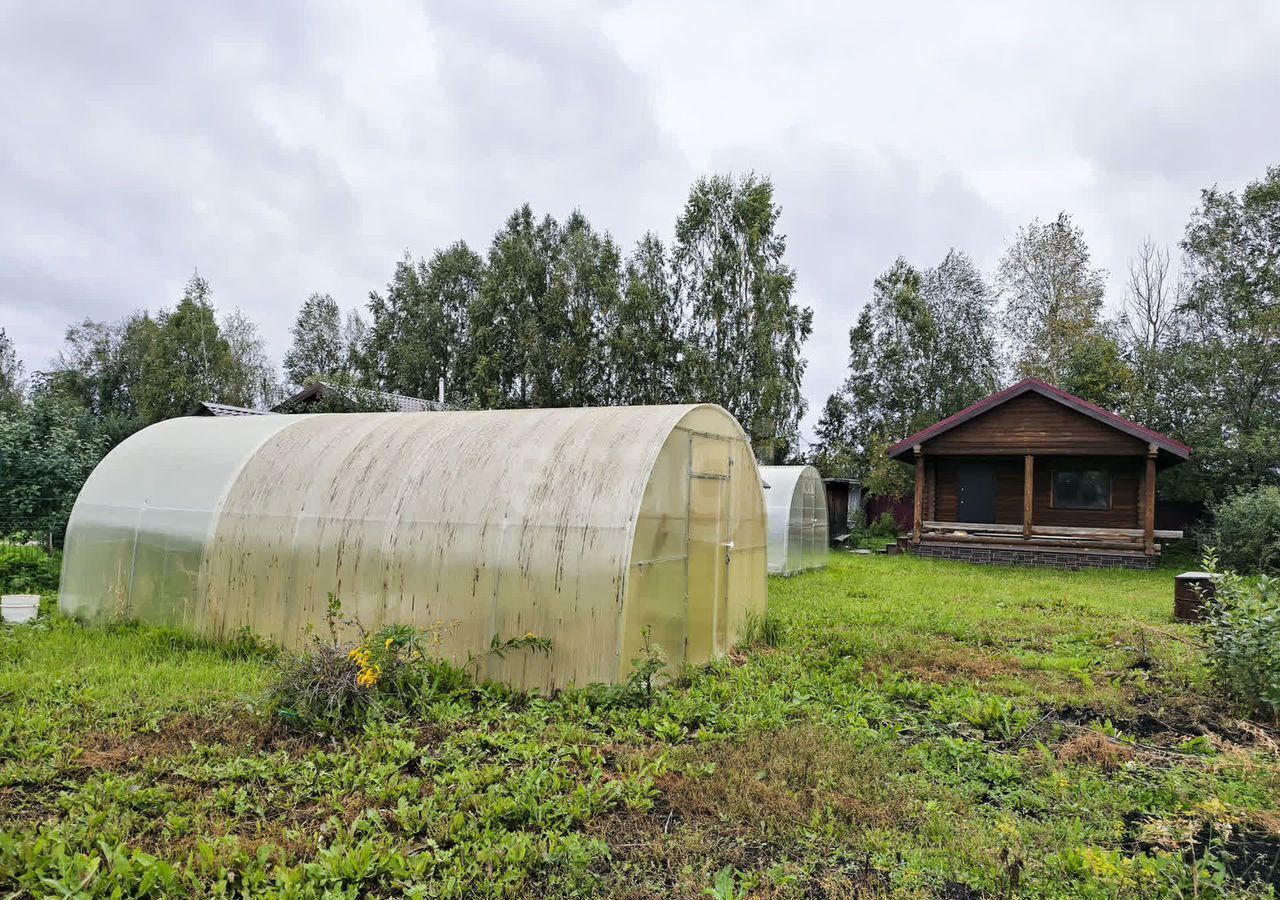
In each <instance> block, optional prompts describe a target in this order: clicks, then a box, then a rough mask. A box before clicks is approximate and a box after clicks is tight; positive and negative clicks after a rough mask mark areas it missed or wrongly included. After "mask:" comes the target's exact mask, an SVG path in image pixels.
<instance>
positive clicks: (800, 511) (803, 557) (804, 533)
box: [760, 466, 828, 575]
mask: <svg viewBox="0 0 1280 900" xmlns="http://www.w3.org/2000/svg"><path fill="white" fill-rule="evenodd" d="M760 477H761V478H762V479H763V481H764V497H765V506H766V507H767V508H768V513H769V571H770V572H776V573H778V574H780V575H790V574H791V573H792V572H802V571H804V570H805V569H819V568H822V567H823V566H825V565H826V564H827V527H828V526H827V494H826V490H825V489H824V488H823V484H822V476H821V475H819V474H818V470H817V469H815V468H814V467H813V466H761V467H760Z"/></svg>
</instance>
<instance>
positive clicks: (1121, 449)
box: [889, 378, 1191, 568]
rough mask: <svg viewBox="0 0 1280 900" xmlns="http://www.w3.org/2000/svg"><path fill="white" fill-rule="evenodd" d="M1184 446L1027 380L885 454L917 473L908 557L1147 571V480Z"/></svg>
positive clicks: (1185, 450) (1152, 543)
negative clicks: (913, 554)
mask: <svg viewBox="0 0 1280 900" xmlns="http://www.w3.org/2000/svg"><path fill="white" fill-rule="evenodd" d="M1190 454H1191V449H1190V448H1189V447H1187V446H1186V445H1185V444H1182V443H1180V442H1178V441H1175V440H1173V439H1172V438H1169V437H1166V436H1164V435H1162V434H1159V433H1157V432H1155V431H1152V430H1151V429H1149V428H1145V427H1143V426H1141V425H1138V424H1137V423H1135V422H1131V421H1129V420H1128V419H1126V418H1124V417H1122V416H1119V415H1116V414H1115V413H1113V412H1109V411H1107V410H1105V409H1102V408H1101V407H1098V406H1095V405H1094V404H1092V403H1089V402H1088V401H1086V400H1081V399H1080V398H1079V397H1075V396H1073V395H1071V394H1068V393H1067V392H1066V391H1063V390H1060V389H1058V388H1055V387H1053V386H1052V385H1049V384H1046V383H1044V382H1043V381H1039V380H1037V379H1034V378H1028V379H1026V380H1023V381H1020V382H1018V383H1017V384H1015V385H1013V386H1012V387H1009V388H1006V389H1005V390H1003V391H999V392H997V393H995V394H992V395H991V396H990V397H987V398H986V399H984V400H980V401H979V402H977V403H975V404H973V405H972V406H970V407H968V408H967V409H964V410H962V411H960V412H958V413H956V414H955V415H953V416H949V417H947V418H946V419H943V420H942V421H940V422H937V423H935V424H934V425H931V426H930V427H928V428H926V429H924V430H923V431H920V432H918V433H917V434H913V435H911V436H910V437H908V438H905V439H904V440H902V441H899V442H898V443H897V444H895V445H893V446H892V447H890V448H889V456H890V458H892V459H896V460H899V461H901V462H904V463H908V464H911V465H913V466H914V467H915V494H914V512H913V526H912V530H911V536H910V548H911V550H912V552H913V553H918V554H919V555H922V556H942V557H948V558H955V559H967V560H971V561H974V562H1011V563H1018V562H1022V563H1034V564H1043V565H1060V566H1068V567H1072V568H1078V567H1083V566H1104V567H1112V566H1117V567H1118V566H1124V567H1133V568H1145V567H1148V566H1150V565H1151V564H1152V562H1153V561H1154V559H1155V558H1156V557H1157V556H1158V554H1159V552H1160V544H1159V543H1158V541H1160V540H1162V539H1172V538H1179V537H1181V536H1182V532H1180V531H1157V530H1156V529H1155V497H1156V473H1157V471H1158V470H1159V469H1162V468H1164V467H1166V466H1170V465H1175V464H1177V463H1180V462H1183V461H1184V460H1186V459H1187V458H1188V457H1189V456H1190Z"/></svg>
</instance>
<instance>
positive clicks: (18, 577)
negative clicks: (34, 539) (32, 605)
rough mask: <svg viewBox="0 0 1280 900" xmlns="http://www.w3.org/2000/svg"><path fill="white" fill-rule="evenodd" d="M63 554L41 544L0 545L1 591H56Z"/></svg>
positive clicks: (14, 592) (44, 592)
mask: <svg viewBox="0 0 1280 900" xmlns="http://www.w3.org/2000/svg"><path fill="white" fill-rule="evenodd" d="M61 570H62V554H61V553H52V554H51V553H47V552H46V551H45V550H44V548H43V547H29V546H25V545H21V544H0V592H2V593H6V594H52V593H56V592H57V590H58V578H59V576H60V574H61Z"/></svg>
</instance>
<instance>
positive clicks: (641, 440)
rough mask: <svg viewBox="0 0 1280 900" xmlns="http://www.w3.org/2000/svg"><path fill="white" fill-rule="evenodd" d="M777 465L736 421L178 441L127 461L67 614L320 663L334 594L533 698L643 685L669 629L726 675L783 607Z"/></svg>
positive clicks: (86, 521)
mask: <svg viewBox="0 0 1280 900" xmlns="http://www.w3.org/2000/svg"><path fill="white" fill-rule="evenodd" d="M765 554H766V538H765V514H764V505H763V495H762V493H761V490H760V484H759V478H758V475H757V472H756V467H755V462H754V459H753V458H752V455H751V452H750V447H749V445H748V443H747V440H746V437H745V435H744V434H743V433H742V430H741V428H740V427H739V426H738V424H737V422H736V421H734V419H733V418H732V417H731V416H729V415H728V414H727V413H726V412H724V410H722V409H720V408H719V407H714V406H668V407H620V408H599V409H560V410H510V411H491V412H429V413H367V414H332V415H301V416H263V417H244V418H234V419H213V418H201V419H194V418H191V419H177V420H171V421H168V422H163V423H160V424H159V425H155V426H152V427H150V428H148V429H145V430H144V431H142V432H140V433H139V434H137V435H135V436H134V437H132V438H130V439H129V440H128V441H125V442H124V443H123V444H121V445H120V446H119V447H117V448H116V449H115V450H113V451H112V452H111V453H110V454H109V455H108V456H107V458H106V459H104V460H103V462H102V463H101V464H100V465H99V467H98V468H97V469H96V470H95V471H94V473H93V474H92V475H91V476H90V478H89V481H88V482H87V483H86V485H85V488H84V490H83V491H82V492H81V496H80V498H79V499H78V500H77V502H76V506H75V508H74V510H73V512H72V517H71V522H70V524H69V526H68V535H67V547H66V554H65V557H64V568H63V591H62V596H61V601H60V602H61V605H62V608H63V610H64V611H65V612H67V613H69V614H73V615H79V616H82V617H85V618H90V619H93V618H103V617H107V616H128V617H133V618H137V619H140V620H143V621H147V622H156V623H163V624H173V625H179V626H183V627H186V628H189V629H191V630H194V631H196V632H199V633H202V634H206V635H210V636H215V637H226V636H230V635H233V634H234V633H235V632H236V631H238V630H239V629H240V628H242V627H249V628H251V629H253V630H254V631H256V632H258V633H260V634H262V635H263V636H265V637H267V638H269V639H272V640H275V641H278V642H280V643H283V644H286V645H290V646H298V645H299V644H301V643H302V642H303V640H304V635H305V634H306V631H307V629H308V627H310V628H312V629H315V628H322V627H323V623H324V619H325V613H326V610H327V608H328V598H329V595H330V594H331V593H332V594H333V595H335V596H337V597H338V598H339V599H340V600H341V602H342V604H343V612H344V614H345V615H349V616H354V617H355V618H356V619H358V620H359V621H360V623H361V624H362V625H364V626H365V627H367V628H376V627H379V626H380V625H382V624H385V623H390V622H405V623H410V624H415V625H418V626H422V627H434V628H437V629H439V630H440V631H441V633H442V644H441V648H440V650H441V653H442V655H444V656H446V657H447V658H451V659H453V660H455V661H458V662H461V661H464V660H465V659H466V658H467V655H468V653H470V652H480V651H482V650H483V649H484V648H486V647H487V646H488V645H489V642H490V640H491V639H492V638H493V637H494V636H495V635H497V636H499V637H500V638H502V639H506V638H509V637H515V636H518V635H523V634H525V633H528V632H533V633H535V634H538V635H540V636H545V637H549V638H550V639H551V640H552V643H553V649H552V651H551V652H550V653H549V654H538V653H534V652H532V651H523V652H520V653H514V654H508V655H507V656H506V657H505V658H496V657H495V658H489V659H487V660H486V661H485V662H484V664H483V665H484V669H483V671H482V672H481V674H482V675H484V676H486V677H491V678H495V679H498V680H502V681H506V682H508V683H511V684H513V685H517V686H521V687H539V688H548V689H549V688H556V687H562V686H564V685H567V684H569V683H577V684H585V683H589V682H595V681H605V682H612V681H617V680H619V679H620V678H622V677H624V676H625V674H626V672H627V671H628V670H629V666H630V662H631V660H632V659H633V658H634V657H635V656H636V655H638V653H639V652H640V650H641V648H642V645H643V639H644V638H643V635H644V631H645V629H646V628H647V629H650V634H651V636H652V639H653V640H654V642H656V643H657V644H659V645H660V646H661V647H662V649H663V650H664V652H665V653H666V655H667V657H668V658H669V659H670V661H671V662H672V663H673V664H679V663H681V662H683V661H689V662H704V661H706V660H708V659H710V658H713V657H714V656H716V655H718V654H720V653H723V652H724V651H725V650H727V649H728V647H729V646H731V644H732V643H733V641H734V640H736V638H737V635H738V633H739V630H740V628H741V627H742V623H743V621H744V620H745V617H746V615H747V613H748V612H749V611H757V612H762V611H763V609H764V606H765V602H766V599H765V584H764V581H765V579H764V569H765Z"/></svg>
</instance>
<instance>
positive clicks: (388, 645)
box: [385, 638, 391, 650]
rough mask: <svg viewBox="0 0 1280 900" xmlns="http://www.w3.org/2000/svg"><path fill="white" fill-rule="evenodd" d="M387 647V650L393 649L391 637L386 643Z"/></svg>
mask: <svg viewBox="0 0 1280 900" xmlns="http://www.w3.org/2000/svg"><path fill="white" fill-rule="evenodd" d="M385 649H387V650H390V649H391V638H387V643H386V646H385Z"/></svg>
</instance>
